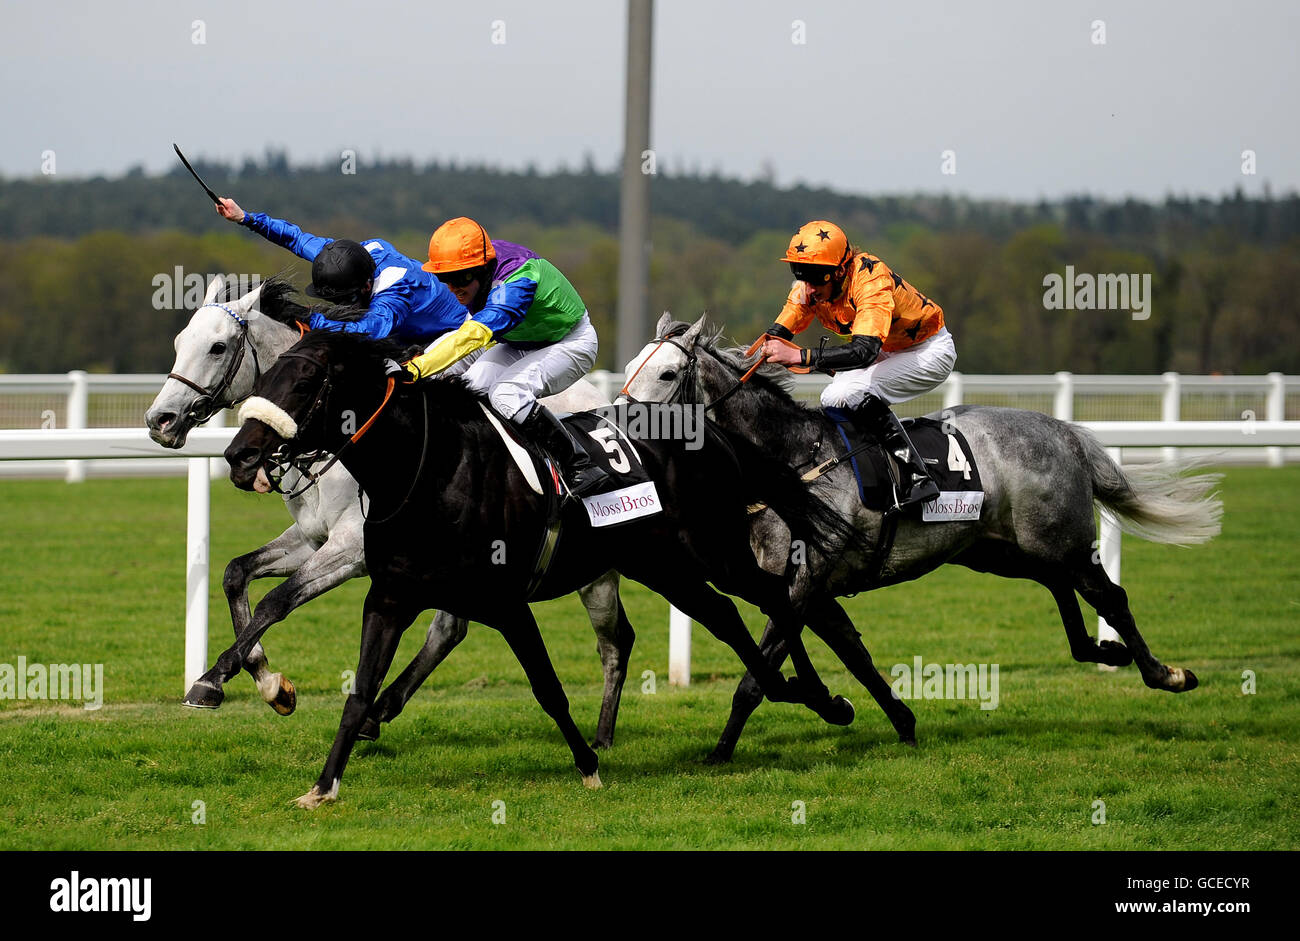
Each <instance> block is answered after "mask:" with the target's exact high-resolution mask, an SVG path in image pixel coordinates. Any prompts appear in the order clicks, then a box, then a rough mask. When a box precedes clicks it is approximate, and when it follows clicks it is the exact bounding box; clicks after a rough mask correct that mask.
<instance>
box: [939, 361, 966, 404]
mask: <svg viewBox="0 0 1300 941" xmlns="http://www.w3.org/2000/svg"><path fill="white" fill-rule="evenodd" d="M961 400H962V384H961V373H959V372H956V371H955V370H954V371H953V372H952V373H950V374H949V376H948V378H947V380H946V381H945V382H944V384H943V407H944V408H945V409H949V408H956V407H957V406H958V405H960V404H961Z"/></svg>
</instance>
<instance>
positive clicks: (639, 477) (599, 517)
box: [482, 404, 663, 527]
mask: <svg viewBox="0 0 1300 941" xmlns="http://www.w3.org/2000/svg"><path fill="white" fill-rule="evenodd" d="M646 407H647V406H645V405H642V406H640V408H641V409H642V410H644V409H645V408H646ZM482 408H483V412H484V414H485V415H487V417H488V421H489V422H491V423H492V426H493V427H494V428H495V429H496V430H497V433H498V434H499V435H500V436H501V439H502V440H503V441H504V442H505V445H506V450H507V451H509V452H510V455H511V457H512V458H513V459H514V461H515V463H516V464H517V465H518V466H519V470H520V472H521V473H522V474H523V475H524V479H525V480H527V481H528V485H529V486H530V487H532V488H533V490H534V491H535V492H536V493H539V494H540V493H543V492H544V490H543V486H542V481H546V483H547V485H548V486H547V487H546V489H545V492H546V493H550V494H560V493H563V488H562V485H561V483H560V465H559V463H558V462H557V461H555V459H553V458H552V457H551V456H550V455H548V454H547V453H546V451H545V449H543V448H542V447H541V446H540V445H539V444H538V443H537V442H535V441H529V440H528V439H527V438H525V437H524V436H523V435H522V434H520V432H519V430H518V429H517V428H516V427H514V425H512V424H511V423H510V422H502V421H501V419H500V418H499V417H498V416H497V415H496V414H495V413H493V411H492V410H491V409H490V408H488V407H487V406H485V405H484V406H482ZM627 410H628V405H626V404H624V405H607V406H602V407H601V408H597V409H592V410H590V411H586V412H573V413H571V414H564V413H557V414H556V418H558V419H559V420H560V421H561V422H563V424H564V426H565V428H567V429H568V432H569V434H570V436H571V437H572V438H573V440H575V441H576V442H578V445H579V447H581V448H582V449H583V450H584V451H585V452H586V454H587V457H588V458H589V459H590V460H591V461H592V462H593V463H594V464H596V465H598V466H599V467H601V468H603V469H604V471H605V474H606V477H607V478H608V483H606V484H605V486H603V487H602V488H601V490H600V492H599V493H595V494H591V495H588V496H585V497H583V498H582V503H583V506H584V507H586V510H587V515H588V518H589V519H590V522H591V525H592V526H595V527H604V526H616V525H618V524H620V523H628V522H631V521H632V520H636V519H641V518H642V517H645V516H651V515H653V514H655V513H658V512H660V511H661V510H662V509H663V504H662V503H661V502H660V500H659V493H658V491H657V490H656V489H655V484H654V481H653V480H651V479H650V474H649V472H648V471H647V470H646V469H645V465H644V464H643V463H642V462H641V455H640V454H639V453H637V449H636V444H635V443H634V442H633V440H632V438H631V437H630V436H629V434H628V415H627Z"/></svg>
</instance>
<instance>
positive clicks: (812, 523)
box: [717, 428, 872, 556]
mask: <svg viewBox="0 0 1300 941" xmlns="http://www.w3.org/2000/svg"><path fill="white" fill-rule="evenodd" d="M717 430H718V432H719V433H720V434H721V435H722V436H723V437H724V438H725V440H726V442H727V444H728V445H730V446H731V449H732V451H733V452H734V453H735V455H736V462H737V464H738V465H739V467H740V479H739V484H740V486H741V488H742V491H743V493H744V496H745V499H746V500H748V501H750V503H751V504H763V505H765V506H767V507H768V508H769V509H771V510H772V511H773V512H775V513H776V515H777V516H779V517H781V519H782V520H784V521H785V524H786V526H788V527H789V528H790V535H791V537H792V538H794V539H801V540H803V541H804V543H805V544H806V545H807V546H808V547H809V548H811V549H813V550H815V551H816V552H818V553H820V554H822V555H824V556H832V555H835V554H838V553H841V552H843V551H844V550H845V548H846V547H847V546H857V547H858V548H865V549H866V550H867V551H870V550H871V548H872V547H871V546H870V545H867V544H865V541H864V540H865V537H863V535H862V533H860V532H859V531H858V529H857V528H856V527H854V526H853V524H852V523H851V522H850V521H849V520H847V519H845V518H844V515H843V514H842V513H840V512H839V510H837V509H835V508H834V507H833V506H832V505H831V504H829V503H827V502H826V501H825V500H823V499H822V498H821V497H819V496H817V494H815V493H814V492H813V491H812V488H810V487H809V486H808V484H807V482H806V481H804V479H803V478H802V477H800V476H799V472H798V471H796V470H795V469H794V468H793V467H791V466H790V465H789V464H787V463H785V462H784V461H781V460H778V459H777V458H774V457H772V456H771V455H769V454H768V453H767V452H766V451H764V450H763V449H762V448H760V447H759V446H758V445H756V444H754V443H752V442H751V441H749V440H748V439H746V438H743V437H741V436H740V435H737V434H733V433H728V432H725V431H723V430H722V429H721V428H718V429H717Z"/></svg>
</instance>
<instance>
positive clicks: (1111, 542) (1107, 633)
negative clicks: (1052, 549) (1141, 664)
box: [1097, 448, 1123, 672]
mask: <svg viewBox="0 0 1300 941" xmlns="http://www.w3.org/2000/svg"><path fill="white" fill-rule="evenodd" d="M1106 453H1107V454H1109V455H1110V457H1111V460H1113V461H1114V462H1115V463H1116V464H1119V463H1120V461H1121V459H1122V452H1121V451H1120V449H1119V448H1107V449H1106ZM1122 537H1123V534H1122V533H1121V532H1120V528H1119V523H1118V522H1117V521H1116V519H1115V517H1113V516H1111V514H1110V513H1109V512H1107V511H1106V510H1104V509H1103V510H1102V511H1101V534H1100V540H1099V542H1098V547H1097V548H1098V552H1099V554H1100V556H1101V567H1102V569H1103V570H1104V571H1105V572H1106V577H1107V578H1109V579H1110V580H1111V581H1112V582H1114V583H1115V584H1116V585H1118V584H1119V563H1120V543H1121V539H1122ZM1103 640H1113V641H1119V640H1120V636H1119V632H1118V631H1116V630H1115V628H1113V627H1111V626H1110V625H1109V624H1107V623H1106V619H1105V618H1103V617H1100V616H1099V617H1098V618H1097V643H1101V642H1102V641H1103ZM1097 669H1099V670H1103V671H1107V672H1109V671H1113V670H1115V669H1117V668H1116V667H1112V666H1107V665H1106V664H1104V663H1099V664H1097Z"/></svg>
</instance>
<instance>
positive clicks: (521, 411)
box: [457, 313, 600, 421]
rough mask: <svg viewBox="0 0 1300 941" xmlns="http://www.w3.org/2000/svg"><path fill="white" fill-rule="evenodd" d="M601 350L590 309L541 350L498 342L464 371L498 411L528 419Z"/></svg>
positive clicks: (583, 370)
mask: <svg viewBox="0 0 1300 941" xmlns="http://www.w3.org/2000/svg"><path fill="white" fill-rule="evenodd" d="M599 349H600V343H599V340H598V339H597V337H596V328H595V327H593V326H592V325H591V318H590V317H588V316H587V314H585V313H584V314H583V315H582V319H581V320H579V321H578V322H577V323H576V324H574V326H573V329H572V330H570V331H569V332H568V333H567V334H566V335H565V336H564V338H563V339H560V340H556V341H555V342H554V343H551V344H548V345H547V346H543V347H540V348H538V349H520V348H519V347H517V346H511V345H510V343H509V342H508V341H506V342H501V343H497V345H496V346H494V347H492V348H491V349H489V350H485V351H483V353H482V354H481V355H479V356H477V357H475V359H474V361H473V363H472V364H471V365H470V366H469V367H468V368H466V369H465V371H464V372H463V373H462V375H463V376H464V378H465V381H466V382H467V383H468V384H469V386H470V388H471V389H473V390H474V391H476V392H485V393H487V397H488V401H489V402H491V404H492V407H493V408H494V409H496V410H497V412H498V413H500V414H501V415H503V416H505V417H506V418H509V419H512V420H514V421H522V420H523V419H525V418H527V417H528V415H529V413H531V412H532V409H533V405H534V403H535V402H536V401H537V400H538V399H540V398H544V397H546V396H548V395H554V394H556V393H557V392H563V391H564V390H565V389H567V388H568V387H569V386H571V385H573V384H574V383H575V382H577V381H578V380H579V379H581V378H582V377H583V376H585V375H586V374H587V373H589V372H590V371H591V370H592V367H594V366H595V365H596V353H597V352H598V351H599ZM466 358H468V357H466ZM457 365H459V364H457Z"/></svg>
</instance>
